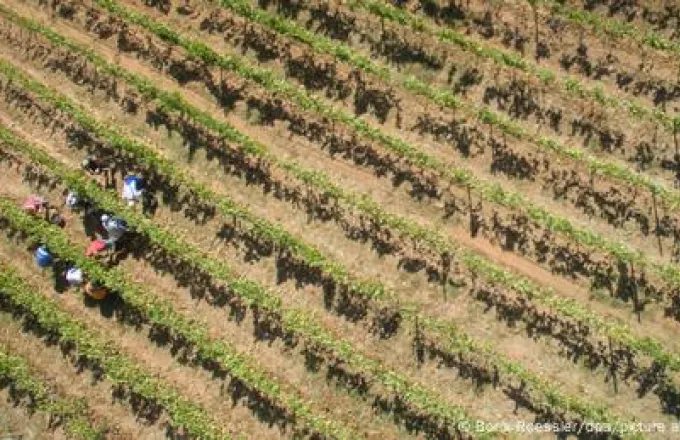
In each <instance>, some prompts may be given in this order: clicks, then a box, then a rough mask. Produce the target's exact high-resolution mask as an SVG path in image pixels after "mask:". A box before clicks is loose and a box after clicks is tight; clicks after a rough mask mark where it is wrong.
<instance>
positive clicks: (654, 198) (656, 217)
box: [651, 191, 663, 257]
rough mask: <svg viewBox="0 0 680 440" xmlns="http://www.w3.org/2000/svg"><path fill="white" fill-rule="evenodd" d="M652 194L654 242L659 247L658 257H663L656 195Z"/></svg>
mask: <svg viewBox="0 0 680 440" xmlns="http://www.w3.org/2000/svg"><path fill="white" fill-rule="evenodd" d="M651 193H652V206H653V207H654V222H655V223H656V228H655V230H654V232H655V234H656V240H657V243H658V245H659V255H660V256H662V257H663V244H662V243H661V234H659V211H658V209H657V206H656V194H654V191H651Z"/></svg>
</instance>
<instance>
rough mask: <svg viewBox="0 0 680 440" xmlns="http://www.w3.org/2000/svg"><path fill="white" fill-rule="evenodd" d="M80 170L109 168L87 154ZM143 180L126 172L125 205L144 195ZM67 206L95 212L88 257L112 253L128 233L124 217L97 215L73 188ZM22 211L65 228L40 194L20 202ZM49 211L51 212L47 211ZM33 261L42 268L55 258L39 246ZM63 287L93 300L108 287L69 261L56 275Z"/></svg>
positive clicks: (97, 171)
mask: <svg viewBox="0 0 680 440" xmlns="http://www.w3.org/2000/svg"><path fill="white" fill-rule="evenodd" d="M82 167H83V169H84V170H85V171H86V172H88V173H89V174H92V175H102V174H105V173H108V172H109V171H110V170H109V169H108V168H107V167H106V166H105V165H104V164H102V162H101V161H100V160H98V159H96V158H94V157H88V158H87V159H86V160H85V161H83V163H82ZM144 189H145V185H144V180H143V179H142V178H141V177H139V176H135V175H129V176H127V177H125V178H124V179H123V190H122V198H123V200H125V202H126V203H127V205H128V206H130V207H133V206H135V205H136V204H137V203H140V202H141V201H142V197H143V194H144ZM64 205H65V207H66V208H68V209H69V210H71V211H72V212H81V213H83V214H84V215H85V216H88V215H92V214H94V215H97V216H98V221H97V223H98V225H97V228H96V230H95V237H96V238H94V239H93V240H92V241H91V242H90V244H89V245H88V246H87V248H86V249H85V256H87V257H88V258H98V257H99V256H103V255H106V254H107V252H109V251H111V252H115V250H116V244H117V243H120V240H121V238H123V237H124V236H125V234H126V233H127V232H128V225H127V222H126V221H125V219H123V218H121V217H116V216H114V215H111V214H107V213H102V214H101V215H99V212H100V211H98V210H96V209H95V208H94V207H93V206H92V205H91V204H90V203H89V201H88V200H85V199H84V198H82V197H81V196H80V195H79V194H77V193H76V192H74V191H69V192H68V194H67V195H66V199H65V202H64ZM23 209H24V212H26V213H28V214H31V215H33V216H36V217H37V216H40V215H42V214H44V216H45V219H46V220H48V221H49V222H50V223H52V224H53V225H56V226H58V227H62V228H63V227H64V226H65V224H66V222H65V220H64V218H63V216H62V215H61V214H60V213H58V212H57V210H56V209H55V208H54V207H53V206H51V205H50V204H49V203H48V202H47V201H46V200H45V199H44V198H43V197H40V196H38V195H32V196H30V197H29V198H28V199H27V200H26V201H25V202H24V205H23ZM50 212H52V213H51V214H50ZM34 258H35V262H36V264H37V265H38V267H40V268H41V269H44V268H48V267H52V266H53V265H54V263H55V257H54V256H53V255H52V252H51V251H50V249H49V248H48V246H47V245H45V244H41V245H39V246H38V247H37V248H36V250H35V254H34ZM59 276H60V277H62V281H63V282H65V285H66V286H69V287H75V288H81V287H82V288H83V290H84V292H85V293H86V294H87V295H89V296H90V297H92V298H94V299H104V298H105V297H106V296H107V295H108V291H107V289H106V288H105V287H104V286H103V285H102V284H101V283H99V282H97V281H96V280H88V279H87V276H86V275H85V274H84V273H83V270H82V269H80V268H79V267H77V266H76V265H74V264H70V265H68V266H67V267H66V269H65V270H64V271H63V272H61V273H60V274H59Z"/></svg>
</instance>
